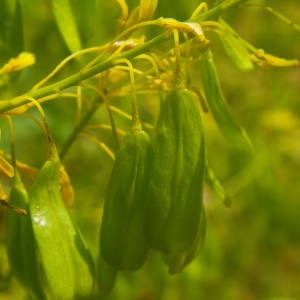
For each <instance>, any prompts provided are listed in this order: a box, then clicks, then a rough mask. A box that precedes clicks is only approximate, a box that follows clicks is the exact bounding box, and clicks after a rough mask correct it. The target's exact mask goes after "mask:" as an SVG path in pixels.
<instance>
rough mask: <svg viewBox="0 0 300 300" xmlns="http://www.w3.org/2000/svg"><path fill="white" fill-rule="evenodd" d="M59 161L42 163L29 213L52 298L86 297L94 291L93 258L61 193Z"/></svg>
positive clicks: (52, 160)
mask: <svg viewBox="0 0 300 300" xmlns="http://www.w3.org/2000/svg"><path fill="white" fill-rule="evenodd" d="M60 166H61V164H60V161H59V159H58V158H54V159H50V160H48V161H46V162H45V164H44V165H43V167H42V169H41V170H40V172H39V174H38V176H37V179H36V181H35V183H34V186H33V188H32V193H31V195H30V214H31V219H32V224H33V230H34V235H35V239H36V242H37V246H38V250H39V254H40V259H41V264H42V268H43V273H44V276H45V279H46V282H47V285H48V289H49V293H50V294H51V297H52V298H51V299H61V300H69V299H70V300H71V299H77V298H80V297H82V298H84V297H88V296H89V295H90V293H91V291H92V288H93V277H94V268H93V261H92V257H91V255H90V253H89V251H88V249H87V247H86V245H85V243H84V241H83V238H82V236H81V234H80V232H79V230H78V229H77V228H76V226H75V225H74V223H73V222H72V220H71V218H70V215H69V213H68V211H67V210H66V207H65V206H64V204H63V200H62V196H61V193H60V183H59V169H60Z"/></svg>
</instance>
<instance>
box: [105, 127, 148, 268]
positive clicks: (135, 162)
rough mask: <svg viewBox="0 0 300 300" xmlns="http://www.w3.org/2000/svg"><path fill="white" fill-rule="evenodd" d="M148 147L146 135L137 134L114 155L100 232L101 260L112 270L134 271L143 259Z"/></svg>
mask: <svg viewBox="0 0 300 300" xmlns="http://www.w3.org/2000/svg"><path fill="white" fill-rule="evenodd" d="M149 146H150V139H149V137H148V135H147V134H146V133H145V132H144V131H142V130H137V131H133V132H130V133H128V134H127V135H126V136H125V137H124V139H123V144H122V146H121V148H120V150H119V152H118V153H117V154H116V160H115V164H114V167H113V171H112V174H111V178H110V182H109V186H108V191H107V196H106V199H105V202H104V209H103V217H102V225H101V231H100V248H101V253H102V256H103V258H104V259H105V260H106V262H107V263H108V264H110V265H111V266H112V267H114V268H115V269H121V270H131V271H134V270H137V269H139V268H140V267H141V266H142V265H143V264H144V262H145V260H146V257H147V253H148V245H147V243H146V240H145V237H144V233H143V228H142V224H143V211H144V197H145V195H144V194H145V184H146V182H145V179H146V176H145V171H146V170H147V161H148V155H149Z"/></svg>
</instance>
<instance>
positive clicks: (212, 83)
mask: <svg viewBox="0 0 300 300" xmlns="http://www.w3.org/2000/svg"><path fill="white" fill-rule="evenodd" d="M200 70H201V76H202V83H203V90H204V93H205V96H206V98H207V102H208V105H209V108H210V110H211V112H212V114H213V117H214V119H215V121H216V123H217V124H218V127H219V129H220V130H221V132H222V133H223V135H224V136H225V137H226V138H227V139H228V140H229V141H231V142H232V143H233V144H235V145H236V146H238V147H241V148H243V149H246V150H247V151H248V152H250V153H252V152H253V147H252V143H251V141H250V139H249V137H248V135H247V133H246V132H245V130H244V129H243V128H242V127H240V126H239V125H238V124H237V122H236V120H235V118H234V116H233V114H232V112H231V110H230V107H229V106H228V104H227V102H226V100H225V97H224V94H223V92H222V89H221V86H220V81H219V77H218V73H217V69H216V67H215V64H214V61H213V55H212V53H211V51H206V52H205V53H204V54H203V59H202V60H201V61H200Z"/></svg>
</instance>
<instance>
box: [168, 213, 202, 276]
mask: <svg viewBox="0 0 300 300" xmlns="http://www.w3.org/2000/svg"><path fill="white" fill-rule="evenodd" d="M205 227H206V222H205V212H204V208H202V213H201V220H200V226H199V228H198V232H197V235H196V237H195V239H194V241H193V243H192V245H191V247H190V248H189V249H188V250H187V251H186V252H182V253H170V254H166V255H164V256H163V259H164V262H165V263H166V265H167V266H168V268H169V274H170V275H174V274H177V273H180V272H182V270H183V269H184V268H185V267H187V266H188V265H189V264H190V263H191V262H192V261H193V260H194V259H195V258H196V256H197V255H198V253H199V251H200V249H201V247H202V245H203V242H204V238H205Z"/></svg>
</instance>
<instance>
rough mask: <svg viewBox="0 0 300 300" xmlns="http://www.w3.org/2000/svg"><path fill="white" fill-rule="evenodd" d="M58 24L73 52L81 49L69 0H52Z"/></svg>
mask: <svg viewBox="0 0 300 300" xmlns="http://www.w3.org/2000/svg"><path fill="white" fill-rule="evenodd" d="M52 8H53V13H54V16H55V19H56V23H57V26H58V28H59V30H60V33H61V34H62V36H63V39H64V41H65V43H66V44H67V46H68V48H69V50H70V51H71V52H76V51H77V50H79V49H81V41H80V37H79V33H78V29H77V26H76V22H75V19H74V16H73V11H72V8H71V5H70V1H69V0H52Z"/></svg>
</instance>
